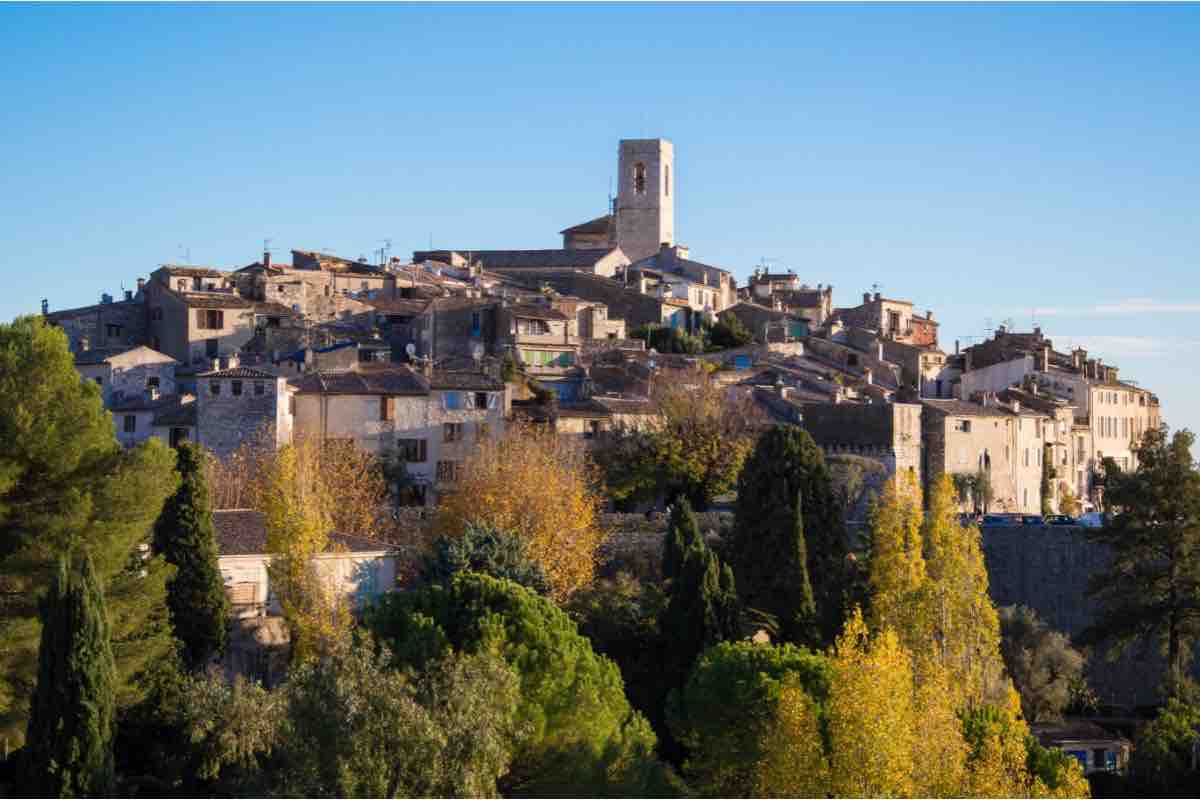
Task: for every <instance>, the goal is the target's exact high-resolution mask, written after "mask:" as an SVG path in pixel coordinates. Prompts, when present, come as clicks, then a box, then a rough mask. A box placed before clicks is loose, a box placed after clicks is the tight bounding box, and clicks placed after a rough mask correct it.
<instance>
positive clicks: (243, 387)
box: [196, 364, 292, 457]
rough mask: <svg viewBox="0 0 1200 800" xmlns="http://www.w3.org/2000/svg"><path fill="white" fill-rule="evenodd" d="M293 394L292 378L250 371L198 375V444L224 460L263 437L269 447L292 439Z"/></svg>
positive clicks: (238, 368) (231, 369)
mask: <svg viewBox="0 0 1200 800" xmlns="http://www.w3.org/2000/svg"><path fill="white" fill-rule="evenodd" d="M291 395H292V393H291V390H290V389H289V387H288V384H287V380H286V379H284V378H282V377H280V376H277V375H275V374H274V373H270V372H265V371H263V370H259V369H253V368H251V367H241V366H236V364H235V365H232V366H230V367H229V368H227V369H223V370H214V371H211V372H204V373H201V374H199V375H197V376H196V428H197V430H196V434H197V441H198V442H199V443H200V444H202V445H204V446H205V447H207V448H208V449H209V450H211V451H213V452H214V453H215V454H217V455H218V456H220V457H225V456H227V455H229V454H230V453H232V452H233V451H234V450H236V449H237V448H238V447H239V446H241V444H242V443H243V442H245V441H250V440H252V439H254V438H255V437H256V436H260V435H261V436H262V437H263V441H264V442H265V443H266V444H267V445H268V446H273V447H278V446H281V445H284V444H287V443H289V442H291V440H292V404H291Z"/></svg>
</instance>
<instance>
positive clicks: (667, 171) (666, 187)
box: [663, 164, 671, 197]
mask: <svg viewBox="0 0 1200 800" xmlns="http://www.w3.org/2000/svg"><path fill="white" fill-rule="evenodd" d="M663 191H664V192H665V193H666V196H667V197H670V196H671V165H670V164H663Z"/></svg>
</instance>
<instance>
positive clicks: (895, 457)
mask: <svg viewBox="0 0 1200 800" xmlns="http://www.w3.org/2000/svg"><path fill="white" fill-rule="evenodd" d="M802 425H803V427H804V429H805V430H807V431H808V432H809V434H810V435H811V436H812V437H813V441H815V442H816V443H817V444H818V445H820V446H821V449H822V450H824V451H825V452H826V453H827V454H830V455H832V454H835V453H849V454H851V455H859V456H864V457H867V458H871V459H873V460H875V461H878V462H879V463H881V464H882V465H883V466H884V468H885V469H886V470H887V474H888V475H889V476H892V475H896V474H897V473H904V472H908V473H910V474H911V475H912V476H913V477H914V478H916V480H917V482H918V485H919V484H920V482H921V477H922V475H921V406H919V405H916V404H911V403H872V404H869V405H856V404H845V403H839V404H821V403H812V404H809V405H806V406H804V411H803V422H802Z"/></svg>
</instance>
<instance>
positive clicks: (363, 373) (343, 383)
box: [294, 364, 429, 397]
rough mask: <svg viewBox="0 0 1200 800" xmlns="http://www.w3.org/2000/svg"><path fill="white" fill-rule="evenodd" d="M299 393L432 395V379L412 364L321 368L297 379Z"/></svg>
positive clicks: (296, 384)
mask: <svg viewBox="0 0 1200 800" xmlns="http://www.w3.org/2000/svg"><path fill="white" fill-rule="evenodd" d="M294 385H295V386H296V391H297V393H298V394H368V395H369V394H377V395H389V396H392V395H404V396H412V397H420V396H424V395H427V394H429V382H428V381H426V380H425V377H424V376H423V375H421V374H420V373H419V372H416V371H414V370H413V369H412V368H411V367H408V366H405V365H403V364H400V365H386V366H383V367H379V368H374V369H365V368H362V369H357V370H336V371H328V372H326V371H323V370H318V371H315V372H309V373H307V374H305V375H304V376H303V377H301V378H299V379H298V380H296V381H295V382H294Z"/></svg>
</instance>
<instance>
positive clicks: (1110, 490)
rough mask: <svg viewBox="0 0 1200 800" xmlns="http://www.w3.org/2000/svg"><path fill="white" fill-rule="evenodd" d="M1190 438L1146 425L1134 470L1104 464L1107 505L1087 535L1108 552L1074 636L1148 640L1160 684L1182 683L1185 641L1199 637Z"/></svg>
mask: <svg viewBox="0 0 1200 800" xmlns="http://www.w3.org/2000/svg"><path fill="white" fill-rule="evenodd" d="M1194 440H1195V437H1194V436H1193V435H1192V434H1191V432H1190V431H1186V430H1183V431H1177V432H1176V433H1175V435H1174V436H1173V437H1171V438H1170V439H1168V438H1167V432H1166V429H1165V428H1158V429H1151V430H1148V431H1146V433H1145V435H1144V436H1143V438H1142V441H1141V443H1140V445H1139V446H1138V448H1137V451H1136V455H1137V463H1138V466H1137V469H1136V470H1135V471H1133V472H1128V473H1126V472H1122V471H1121V470H1120V469H1119V468H1118V467H1117V466H1116V464H1115V463H1113V462H1112V460H1111V459H1109V460H1107V461H1106V463H1105V473H1104V503H1105V506H1106V508H1107V509H1108V510H1110V511H1111V512H1113V516H1112V519H1111V521H1110V522H1109V523H1108V524H1107V525H1105V526H1104V527H1102V528H1091V529H1089V530H1088V533H1089V536H1091V538H1092V540H1093V541H1095V542H1097V543H1098V544H1102V545H1104V546H1105V547H1106V548H1107V549H1108V551H1109V552H1110V553H1111V554H1112V555H1111V560H1110V561H1109V564H1108V567H1107V568H1106V569H1104V570H1102V571H1101V572H1099V573H1098V574H1096V575H1095V576H1093V578H1092V582H1091V586H1090V594H1091V596H1092V598H1094V599H1095V601H1096V603H1097V613H1096V617H1095V621H1094V623H1093V624H1092V626H1091V627H1089V628H1088V629H1087V630H1086V631H1085V632H1084V634H1083V636H1082V637H1081V640H1082V641H1083V642H1084V643H1087V644H1100V643H1104V644H1106V645H1108V646H1109V649H1110V650H1123V649H1124V648H1126V647H1128V646H1129V645H1130V644H1133V643H1134V642H1140V643H1155V644H1159V645H1161V647H1162V650H1163V652H1164V653H1165V655H1166V657H1167V670H1168V674H1167V680H1166V683H1167V691H1168V693H1174V692H1175V691H1176V690H1177V687H1179V686H1180V685H1181V684H1182V679H1183V675H1184V669H1185V666H1186V663H1187V659H1188V657H1189V655H1190V653H1191V650H1192V646H1193V645H1194V644H1195V642H1196V641H1197V637H1200V470H1198V469H1197V468H1196V465H1195V463H1194V462H1193V461H1192V444H1193V443H1194Z"/></svg>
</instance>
